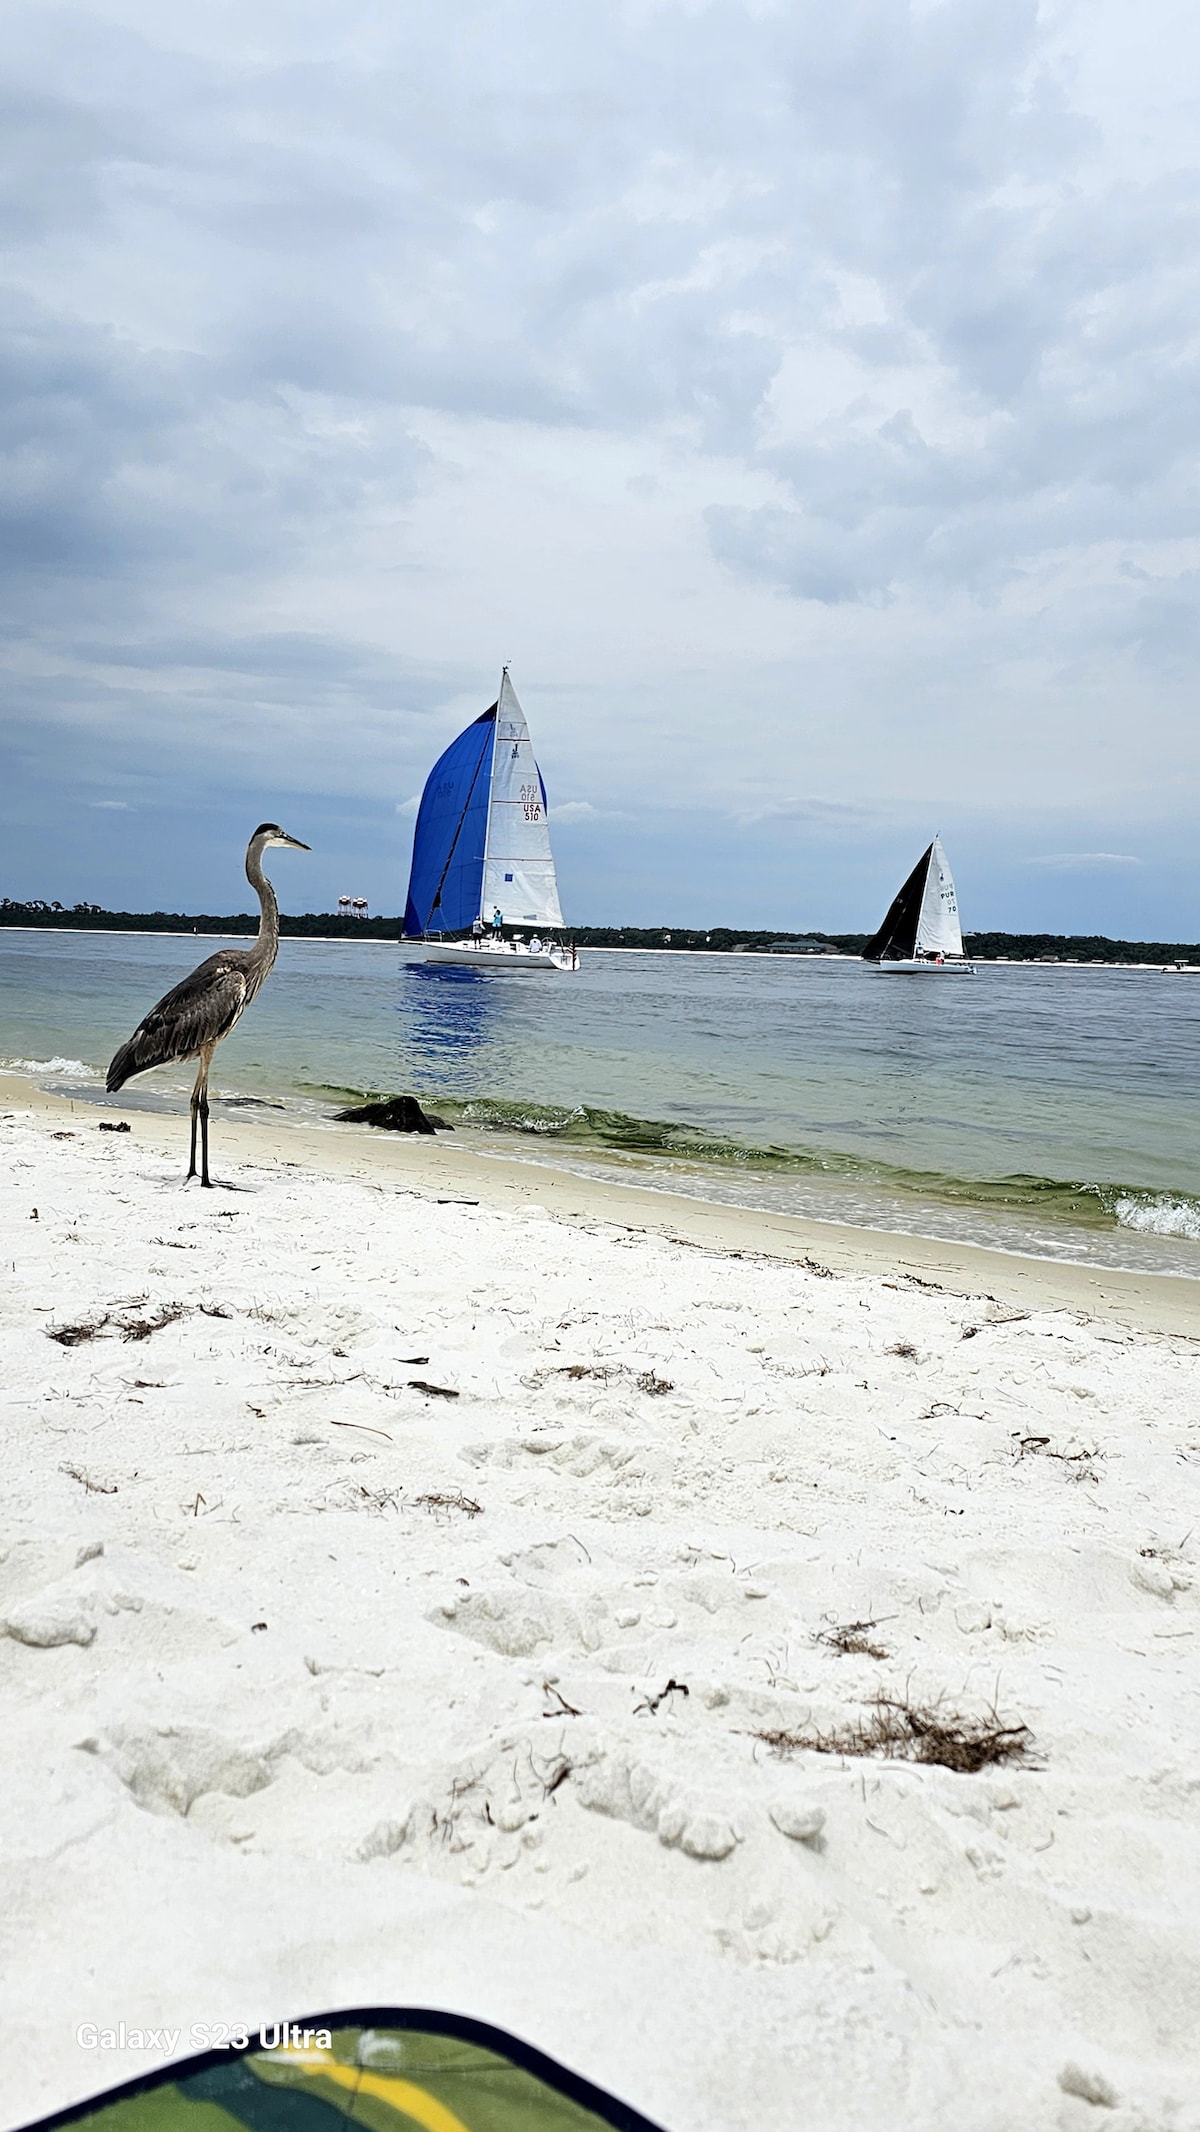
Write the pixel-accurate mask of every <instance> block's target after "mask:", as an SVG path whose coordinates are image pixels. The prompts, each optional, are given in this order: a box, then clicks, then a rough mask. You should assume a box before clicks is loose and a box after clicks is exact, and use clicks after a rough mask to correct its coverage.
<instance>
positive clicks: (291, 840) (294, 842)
mask: <svg viewBox="0 0 1200 2132" xmlns="http://www.w3.org/2000/svg"><path fill="white" fill-rule="evenodd" d="M279 842H280V843H281V844H286V846H287V848H288V850H289V851H311V850H312V845H311V844H302V843H301V842H300V839H299V837H289V836H282V837H280V839H279Z"/></svg>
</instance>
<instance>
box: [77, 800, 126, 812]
mask: <svg viewBox="0 0 1200 2132" xmlns="http://www.w3.org/2000/svg"><path fill="white" fill-rule="evenodd" d="M88 806H89V807H100V808H104V809H107V810H108V811H109V812H110V813H112V814H132V812H133V809H132V807H131V806H130V804H129V801H128V800H89V801H88Z"/></svg>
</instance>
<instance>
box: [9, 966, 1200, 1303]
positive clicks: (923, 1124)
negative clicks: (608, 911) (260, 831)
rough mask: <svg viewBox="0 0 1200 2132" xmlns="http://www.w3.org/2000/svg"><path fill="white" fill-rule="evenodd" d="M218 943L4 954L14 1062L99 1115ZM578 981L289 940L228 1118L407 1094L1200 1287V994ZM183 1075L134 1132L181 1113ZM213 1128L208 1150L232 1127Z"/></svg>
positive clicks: (630, 974)
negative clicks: (150, 1025) (237, 1108)
mask: <svg viewBox="0 0 1200 2132" xmlns="http://www.w3.org/2000/svg"><path fill="white" fill-rule="evenodd" d="M217 945H218V943H217V942H216V941H215V940H212V939H199V938H197V939H193V938H191V937H185V938H180V937H177V936H172V935H167V934H92V933H40V932H34V931H17V930H7V929H6V930H4V931H3V932H0V987H2V992H0V996H2V1000H3V1019H2V1022H0V1059H2V1060H3V1062H4V1063H5V1064H8V1065H21V1064H23V1065H24V1067H25V1069H26V1070H29V1071H32V1072H36V1073H37V1074H38V1076H39V1078H41V1079H42V1080H43V1081H44V1082H45V1083H46V1084H47V1085H54V1086H59V1087H66V1086H71V1087H74V1088H76V1089H77V1090H79V1091H80V1092H84V1091H88V1090H90V1091H91V1092H93V1093H94V1092H96V1083H97V1077H98V1076H99V1075H101V1074H102V1070H103V1068H104V1066H105V1065H106V1063H107V1061H108V1059H109V1057H110V1056H111V1054H112V1052H113V1051H115V1049H116V1048H117V1045H118V1044H119V1043H120V1042H121V1041H122V1039H123V1038H124V1037H125V1036H127V1035H128V1034H129V1032H130V1030H131V1029H132V1028H133V1026H134V1025H135V1023H136V1022H137V1021H139V1020H140V1018H141V1016H142V1015H143V1013H144V1012H145V1010H146V1008H147V1007H148V1006H150V1005H151V1003H152V1002H153V1001H154V1000H155V999H156V998H157V997H158V996H159V995H160V993H162V992H163V991H165V990H166V989H167V987H168V986H169V985H170V984H172V983H173V982H175V981H176V979H177V978H178V977H179V976H181V975H182V974H184V972H185V971H186V970H187V969H189V968H190V967H191V966H192V965H193V964H194V963H195V962H196V961H199V960H200V959H201V958H202V957H203V956H204V955H206V954H209V953H211V952H212V950H213V949H214V948H215V947H216V946H217ZM582 963H583V967H582V970H581V972H580V975H579V976H578V977H576V978H561V977H555V976H549V975H542V976H532V977H531V976H522V975H519V974H509V973H507V972H501V973H494V974H493V973H483V972H476V971H471V970H456V969H450V968H438V967H435V966H432V965H425V964H421V963H419V962H413V961H410V960H408V959H407V955H406V951H405V950H404V949H402V948H398V947H396V946H395V945H393V944H390V943H368V942H362V943H358V942H343V941H328V942H326V941H299V940H286V941H284V943H283V945H282V947H281V950H280V956H279V961H278V963H277V965H276V968H275V971H274V973H273V974H272V976H271V979H270V981H269V983H268V985H267V987H266V989H265V990H264V992H263V993H262V994H261V996H260V998H259V999H258V1000H257V1001H256V1002H255V1004H254V1006H253V1008H252V1009H251V1011H250V1013H249V1014H248V1015H247V1016H246V1018H245V1020H244V1022H243V1023H242V1024H241V1025H240V1026H239V1027H238V1029H237V1030H235V1032H234V1034H233V1035H232V1036H231V1037H230V1038H229V1039H228V1041H227V1042H226V1043H225V1044H223V1045H222V1047H221V1049H220V1051H219V1052H218V1054H217V1062H216V1068H215V1071H214V1082H213V1086H214V1091H215V1092H219V1094H220V1095H221V1097H222V1098H223V1099H224V1100H226V1101H232V1102H245V1101H247V1100H257V1101H259V1102H269V1103H271V1104H272V1105H282V1106H283V1108H282V1110H281V1111H280V1113H279V1115H280V1117H281V1118H283V1119H286V1118H289V1117H290V1118H294V1119H298V1120H299V1119H303V1120H304V1121H305V1122H306V1123H307V1122H311V1121H312V1120H313V1119H314V1118H328V1117H329V1116H330V1114H331V1112H332V1111H333V1109H334V1108H335V1107H336V1100H337V1098H338V1097H339V1096H340V1097H341V1099H342V1100H343V1101H344V1100H346V1098H347V1095H348V1093H351V1092H352V1093H355V1094H357V1093H360V1092H361V1093H363V1094H374V1093H399V1092H408V1091H411V1092H412V1093H414V1094H417V1095H418V1096H419V1097H420V1098H421V1099H422V1100H423V1101H425V1102H427V1103H432V1104H433V1105H434V1106H435V1107H436V1108H438V1109H440V1110H441V1111H442V1113H443V1114H444V1115H446V1116H447V1117H449V1118H450V1119H452V1120H453V1122H454V1123H455V1124H456V1127H457V1128H458V1130H459V1131H460V1132H461V1133H462V1134H463V1135H464V1136H465V1137H469V1138H470V1139H471V1140H472V1141H473V1142H474V1143H476V1144H478V1145H480V1146H483V1147H484V1148H489V1149H492V1150H493V1151H496V1152H500V1151H501V1150H503V1152H505V1153H506V1154H512V1153H517V1154H521V1155H524V1156H526V1157H528V1158H530V1159H535V1160H538V1161H550V1162H553V1163H555V1164H556V1165H561V1166H565V1167H568V1168H570V1169H573V1170H576V1171H582V1172H585V1173H589V1174H590V1173H597V1174H604V1175H609V1176H611V1175H612V1173H613V1170H614V1168H618V1169H620V1170H621V1171H622V1173H624V1174H626V1175H627V1176H629V1177H630V1179H631V1181H637V1182H640V1183H643V1184H647V1185H656V1184H657V1185H667V1184H669V1186H670V1187H671V1188H672V1189H675V1190H683V1191H687V1192H690V1193H693V1194H695V1195H697V1196H700V1197H703V1198H707V1199H713V1200H721V1201H731V1202H736V1203H740V1204H745V1205H755V1206H762V1207H771V1208H782V1209H787V1210H790V1211H793V1212H797V1213H806V1214H811V1215H819V1216H822V1217H823V1218H826V1219H834V1220H840V1221H851V1222H869V1223H873V1224H877V1225H881V1226H884V1227H889V1228H896V1229H902V1230H911V1231H915V1232H917V1233H921V1234H925V1235H938V1236H954V1237H961V1238H967V1239H971V1240H974V1241H977V1242H987V1243H993V1244H996V1245H999V1246H1000V1247H1002V1248H1006V1249H1010V1250H1035V1251H1039V1252H1043V1253H1047V1254H1050V1255H1053V1256H1055V1257H1068V1258H1077V1259H1088V1260H1094V1261H1099V1262H1103V1263H1108V1264H1123V1265H1140V1266H1145V1267H1150V1268H1158V1269H1161V1270H1171V1271H1176V1272H1186V1273H1190V1274H1193V1275H1200V1132H1198V1129H1197V1090H1198V1088H1200V978H1190V977H1186V976H1174V975H1167V974H1163V973H1161V972H1159V971H1153V970H1132V969H1092V968H1064V967H1057V968H1055V967H1049V968H1048V967H1038V966H1030V967H1018V966H1014V965H998V966H994V967H987V966H983V967H981V969H980V971H979V974H978V976H977V977H976V978H975V979H974V980H971V979H958V978H955V979H943V980H936V979H934V980H929V979H921V978H916V979H911V980H906V979H903V978H894V977H893V978H882V977H880V976H878V974H877V973H875V972H873V971H871V970H869V969H867V968H864V967H863V966H862V965H861V964H859V963H857V962H851V961H841V960H833V959H829V958H819V959H814V960H802V959H797V958H792V957H778V958H771V957H757V956H736V957H731V956H693V955H671V954H665V953H663V954H619V953H615V952H605V951H601V950H595V951H588V952H585V954H584V955H583V958H582ZM189 1086H190V1074H189V1070H188V1069H187V1068H186V1067H179V1068H177V1069H164V1070H163V1071H161V1072H159V1073H157V1074H154V1075H151V1076H150V1077H149V1079H148V1080H146V1081H144V1082H141V1083H134V1084H132V1086H131V1087H130V1088H129V1089H127V1090H126V1091H125V1094H124V1096H123V1097H122V1098H121V1099H120V1100H121V1101H122V1102H126V1101H128V1103H129V1105H130V1107H137V1106H138V1105H139V1104H146V1103H151V1104H156V1105H157V1104H160V1103H167V1104H169V1105H171V1106H172V1107H177V1106H181V1105H182V1104H183V1102H184V1101H185V1097H186V1090H187V1088H188V1087H189ZM216 1130H219V1128H214V1131H216Z"/></svg>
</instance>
